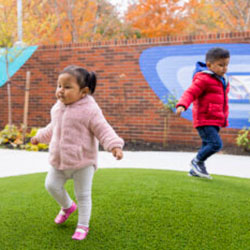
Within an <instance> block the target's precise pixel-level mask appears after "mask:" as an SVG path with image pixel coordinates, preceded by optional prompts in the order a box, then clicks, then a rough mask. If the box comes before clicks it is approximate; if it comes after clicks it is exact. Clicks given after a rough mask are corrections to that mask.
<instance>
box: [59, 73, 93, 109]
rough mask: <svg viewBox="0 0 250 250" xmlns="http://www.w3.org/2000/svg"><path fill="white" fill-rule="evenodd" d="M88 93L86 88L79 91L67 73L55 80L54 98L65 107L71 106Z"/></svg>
mask: <svg viewBox="0 0 250 250" xmlns="http://www.w3.org/2000/svg"><path fill="white" fill-rule="evenodd" d="M87 93H88V87H86V88H83V89H80V87H79V85H78V84H77V81H76V78H75V77H74V76H72V75H70V74H68V73H63V74H60V75H59V77H58V80H57V88H56V98H57V99H58V100H60V101H61V102H62V103H64V104H65V105H68V104H72V103H74V102H77V101H78V100H80V99H81V98H83V97H84V96H85V95H86V94H87Z"/></svg>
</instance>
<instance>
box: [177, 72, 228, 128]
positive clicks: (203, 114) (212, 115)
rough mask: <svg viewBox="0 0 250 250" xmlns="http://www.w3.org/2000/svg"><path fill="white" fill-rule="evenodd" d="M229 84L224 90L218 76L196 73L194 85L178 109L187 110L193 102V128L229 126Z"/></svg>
mask: <svg viewBox="0 0 250 250" xmlns="http://www.w3.org/2000/svg"><path fill="white" fill-rule="evenodd" d="M228 92H229V83H228V84H227V87H226V89H224V86H223V83H222V82H221V81H220V80H219V79H217V78H216V76H214V75H211V74H209V73H205V72H199V73H196V74H195V76H194V78H193V81H192V85H191V86H190V87H189V88H188V89H187V90H186V91H185V92H184V94H183V95H182V97H181V98H180V100H179V102H178V103H177V105H176V107H178V106H183V107H185V109H187V108H188V107H189V105H190V104H191V103H192V102H193V110H192V111H193V126H194V127H195V128H196V127H199V126H206V125H212V126H219V127H226V126H228V120H227V118H228V113H229V108H228Z"/></svg>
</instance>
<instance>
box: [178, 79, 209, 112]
mask: <svg viewBox="0 0 250 250" xmlns="http://www.w3.org/2000/svg"><path fill="white" fill-rule="evenodd" d="M204 90H205V83H204V81H202V80H201V79H200V77H195V78H194V80H193V81H192V84H191V86H190V87H189V88H188V89H187V90H186V91H185V92H184V93H183V95H182V96H181V98H180V100H179V101H178V103H177V104H176V107H179V106H183V107H184V108H185V109H186V110H187V109H188V107H189V106H190V104H191V103H192V102H193V101H194V100H195V99H197V98H198V97H199V96H200V95H201V94H202V93H203V92H204Z"/></svg>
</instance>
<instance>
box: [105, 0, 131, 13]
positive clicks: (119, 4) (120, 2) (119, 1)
mask: <svg viewBox="0 0 250 250" xmlns="http://www.w3.org/2000/svg"><path fill="white" fill-rule="evenodd" d="M108 1H109V2H110V3H112V4H113V5H114V6H116V8H117V10H118V12H120V13H121V15H123V14H124V12H125V11H126V10H127V7H128V3H129V2H131V1H130V0H108Z"/></svg>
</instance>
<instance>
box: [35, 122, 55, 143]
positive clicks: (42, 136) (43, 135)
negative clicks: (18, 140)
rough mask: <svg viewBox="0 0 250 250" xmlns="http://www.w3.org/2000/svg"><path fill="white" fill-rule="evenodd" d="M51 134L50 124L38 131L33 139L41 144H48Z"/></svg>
mask: <svg viewBox="0 0 250 250" xmlns="http://www.w3.org/2000/svg"><path fill="white" fill-rule="evenodd" d="M52 132H53V129H52V124H51V123H49V124H48V125H47V126H46V127H45V128H41V129H39V130H38V132H37V134H36V136H35V138H36V139H37V140H38V141H39V142H41V143H46V144H49V143H50V140H51V137H52Z"/></svg>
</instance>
